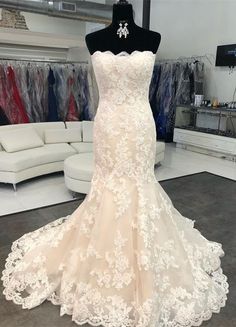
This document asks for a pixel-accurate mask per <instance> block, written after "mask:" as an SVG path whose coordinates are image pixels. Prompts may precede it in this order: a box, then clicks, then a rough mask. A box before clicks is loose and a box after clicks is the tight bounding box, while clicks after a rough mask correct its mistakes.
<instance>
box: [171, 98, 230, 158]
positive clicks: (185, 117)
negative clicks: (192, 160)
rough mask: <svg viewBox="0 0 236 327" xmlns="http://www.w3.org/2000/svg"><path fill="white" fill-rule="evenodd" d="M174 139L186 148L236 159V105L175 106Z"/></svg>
mask: <svg viewBox="0 0 236 327" xmlns="http://www.w3.org/2000/svg"><path fill="white" fill-rule="evenodd" d="M174 142H176V146H177V147H180V148H184V149H186V150H191V151H196V152H200V153H204V154H208V155H213V156H217V157H222V158H226V159H229V160H234V161H236V109H228V108H215V109H214V108H211V107H195V106H186V105H183V106H178V107H177V108H176V117H175V128H174Z"/></svg>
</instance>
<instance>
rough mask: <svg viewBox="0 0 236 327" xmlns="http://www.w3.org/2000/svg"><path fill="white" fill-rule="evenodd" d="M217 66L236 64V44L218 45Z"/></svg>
mask: <svg viewBox="0 0 236 327" xmlns="http://www.w3.org/2000/svg"><path fill="white" fill-rule="evenodd" d="M215 65H216V66H228V67H234V66H236V44H226V45H218V47H217V51H216V63H215Z"/></svg>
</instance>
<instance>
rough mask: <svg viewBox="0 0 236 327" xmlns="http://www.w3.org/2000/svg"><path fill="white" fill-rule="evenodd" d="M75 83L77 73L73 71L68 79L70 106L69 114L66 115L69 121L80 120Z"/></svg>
mask: <svg viewBox="0 0 236 327" xmlns="http://www.w3.org/2000/svg"><path fill="white" fill-rule="evenodd" d="M75 81H76V77H75V71H74V69H73V70H72V72H71V75H70V77H69V79H68V88H69V104H68V112H67V115H66V120H67V121H78V120H79V112H78V106H77V102H76V98H75V96H74V91H75V90H74V85H75Z"/></svg>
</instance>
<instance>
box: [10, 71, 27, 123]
mask: <svg viewBox="0 0 236 327" xmlns="http://www.w3.org/2000/svg"><path fill="white" fill-rule="evenodd" d="M6 77H7V78H6V82H7V110H8V113H9V117H10V121H11V123H12V124H22V123H29V122H30V121H29V117H28V115H27V112H26V110H25V107H24V105H23V101H22V99H21V96H20V93H19V90H18V88H17V85H16V78H15V72H14V70H13V68H12V67H11V66H8V67H7V74H6Z"/></svg>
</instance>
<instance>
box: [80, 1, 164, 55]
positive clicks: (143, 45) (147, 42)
mask: <svg viewBox="0 0 236 327" xmlns="http://www.w3.org/2000/svg"><path fill="white" fill-rule="evenodd" d="M120 22H122V23H128V25H127V28H128V31H129V34H128V35H127V37H126V38H125V37H124V36H123V35H122V37H119V35H118V34H117V30H118V29H119V23H120ZM85 41H86V45H87V48H88V50H89V52H90V54H93V53H94V52H95V51H107V50H109V51H111V52H113V53H114V54H117V53H119V52H122V51H125V52H128V53H132V52H133V51H135V50H139V51H145V50H149V51H152V52H153V53H156V52H157V50H158V47H159V44H160V41H161V35H160V34H159V33H157V32H154V31H149V30H147V29H144V28H141V27H139V26H138V25H136V24H135V22H134V19H133V8H132V5H131V4H129V3H117V4H114V5H113V15H112V23H111V24H110V25H109V26H108V27H106V28H104V29H102V30H100V31H96V32H93V33H90V34H87V35H86V37H85Z"/></svg>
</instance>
